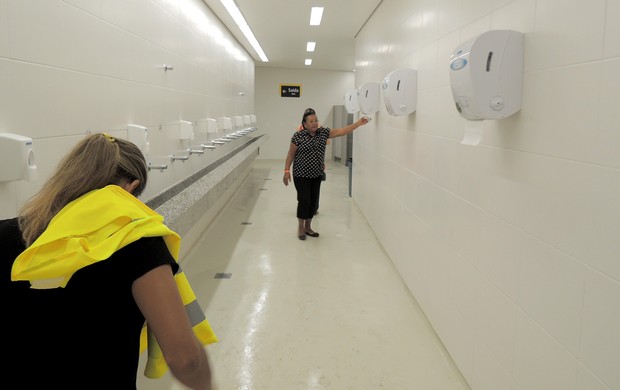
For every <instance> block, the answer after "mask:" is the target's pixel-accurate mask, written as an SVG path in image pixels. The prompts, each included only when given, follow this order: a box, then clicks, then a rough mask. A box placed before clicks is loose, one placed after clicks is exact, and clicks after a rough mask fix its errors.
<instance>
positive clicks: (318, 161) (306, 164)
mask: <svg viewBox="0 0 620 390" xmlns="http://www.w3.org/2000/svg"><path fill="white" fill-rule="evenodd" d="M330 131H331V130H330V128H329V127H319V128H318V129H317V131H316V134H315V135H314V136H313V135H311V134H310V132H309V131H308V130H306V129H304V130H301V131H296V132H295V134H293V138H292V139H291V142H292V143H293V144H295V145H296V146H297V153H295V159H294V160H293V176H294V177H307V178H315V177H319V176H321V174H322V173H323V167H324V165H325V147H326V145H327V139H328V138H329V132H330Z"/></svg>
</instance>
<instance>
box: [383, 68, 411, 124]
mask: <svg viewBox="0 0 620 390" xmlns="http://www.w3.org/2000/svg"><path fill="white" fill-rule="evenodd" d="M381 87H382V88H383V101H384V102H385V108H386V109H387V111H388V113H389V114H390V115H394V116H400V115H409V114H411V113H412V112H415V110H416V103H417V95H418V72H417V71H416V70H415V69H396V70H394V71H392V72H390V73H389V74H388V75H387V76H385V78H384V79H383V83H382V84H381Z"/></svg>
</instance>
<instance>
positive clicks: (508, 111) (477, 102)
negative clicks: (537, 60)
mask: <svg viewBox="0 0 620 390" xmlns="http://www.w3.org/2000/svg"><path fill="white" fill-rule="evenodd" d="M450 84H451V87H452V96H453V98H454V103H455V105H456V109H457V110H458V112H459V113H460V114H461V116H462V117H463V118H465V119H469V120H485V119H502V118H506V117H508V116H510V115H512V114H514V113H516V112H517V111H519V110H520V109H521V98H522V95H523V33H520V32H518V31H512V30H491V31H487V32H484V33H482V34H480V35H478V36H477V37H474V38H472V39H470V40H468V41H466V42H464V43H463V44H461V45H460V46H458V47H457V48H456V49H454V51H453V52H452V55H451V56H450Z"/></svg>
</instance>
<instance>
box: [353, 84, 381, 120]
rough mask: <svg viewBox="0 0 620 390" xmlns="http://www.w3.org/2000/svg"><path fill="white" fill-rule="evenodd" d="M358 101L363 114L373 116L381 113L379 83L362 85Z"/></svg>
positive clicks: (358, 91) (358, 93) (358, 92)
mask: <svg viewBox="0 0 620 390" xmlns="http://www.w3.org/2000/svg"><path fill="white" fill-rule="evenodd" d="M357 100H358V102H359V106H360V111H361V112H362V114H364V115H371V114H374V113H375V112H377V111H379V83H375V82H367V83H365V84H362V86H361V87H359V89H358V90H357Z"/></svg>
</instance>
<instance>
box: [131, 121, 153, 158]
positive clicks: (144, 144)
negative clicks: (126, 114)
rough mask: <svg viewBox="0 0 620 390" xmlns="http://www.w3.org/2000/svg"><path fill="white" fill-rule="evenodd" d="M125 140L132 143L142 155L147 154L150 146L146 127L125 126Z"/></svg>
mask: <svg viewBox="0 0 620 390" xmlns="http://www.w3.org/2000/svg"><path fill="white" fill-rule="evenodd" d="M127 140H129V142H133V143H134V144H135V145H136V146H137V147H138V148H139V149H140V150H141V151H142V152H143V153H145V154H148V152H149V145H150V144H149V139H148V129H147V128H146V126H140V125H134V124H129V125H127Z"/></svg>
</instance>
